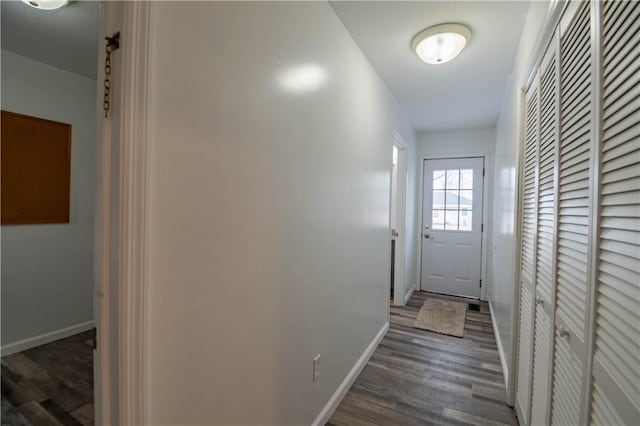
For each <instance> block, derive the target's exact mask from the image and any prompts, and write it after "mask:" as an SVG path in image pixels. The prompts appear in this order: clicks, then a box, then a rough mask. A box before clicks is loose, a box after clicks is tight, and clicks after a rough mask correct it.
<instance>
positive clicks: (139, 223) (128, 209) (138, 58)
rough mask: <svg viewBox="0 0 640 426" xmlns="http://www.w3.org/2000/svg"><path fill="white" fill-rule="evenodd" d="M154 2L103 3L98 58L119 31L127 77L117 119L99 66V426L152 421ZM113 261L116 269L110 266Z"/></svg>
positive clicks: (119, 58) (121, 61) (115, 57)
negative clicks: (108, 111)
mask: <svg viewBox="0 0 640 426" xmlns="http://www.w3.org/2000/svg"><path fill="white" fill-rule="evenodd" d="M152 7H153V5H152V3H151V2H108V1H107V2H103V4H102V8H103V9H102V12H103V15H102V16H103V22H102V29H103V31H102V34H101V36H100V44H99V46H100V47H101V50H100V60H99V62H100V63H103V62H102V61H103V60H104V53H103V52H104V48H103V46H104V37H105V36H107V35H109V36H110V35H112V34H113V33H115V32H117V31H120V48H119V50H117V51H116V52H114V53H113V54H112V61H113V62H114V66H113V68H112V70H113V72H115V71H118V72H121V74H122V75H120V76H118V77H119V79H118V81H119V82H120V85H121V87H113V86H112V89H111V90H112V93H115V92H117V93H118V94H119V95H120V96H119V99H120V101H119V104H118V105H117V107H118V109H119V110H120V115H119V116H118V120H114V121H112V119H111V117H109V118H105V117H104V113H103V111H102V90H103V80H104V68H103V66H100V65H99V66H98V79H97V80H98V93H99V94H100V96H98V104H99V108H98V129H99V130H98V135H97V139H98V144H99V148H98V153H99V154H98V160H97V161H98V176H97V196H96V224H95V236H96V243H95V246H96V254H95V259H94V262H95V269H96V272H95V281H96V282H95V291H96V312H97V315H96V327H97V330H98V339H97V340H98V341H97V345H98V349H97V351H96V362H95V364H94V365H95V367H96V368H95V378H96V382H95V384H94V387H95V394H96V397H95V404H96V405H95V406H96V411H95V417H96V418H95V420H96V424H97V425H105V426H106V425H112V424H121V425H143V424H148V421H147V420H148V416H147V411H148V410H147V407H148V404H147V393H146V389H147V371H146V367H147V362H146V353H147V352H146V336H147V333H146V326H147V321H146V313H147V302H146V299H147V288H148V274H147V254H148V238H147V235H148V234H147V223H148V221H147V218H148V212H147V205H148V203H147V199H148V190H147V189H148V188H147V182H148V179H147V174H148V168H147V163H148V162H147V155H148V150H147V84H148V71H149V42H150V25H149V24H150V16H151V8H152ZM118 61H119V63H118ZM116 64H117V65H119V66H116ZM112 99H114V98H112ZM113 153H119V155H118V157H117V158H116V157H115V156H114V155H113ZM114 199H116V200H117V201H118V202H117V205H114V204H113V203H112V200H114ZM116 209H117V210H116ZM114 263H115V264H117V269H116V271H117V274H113V273H111V271H110V267H111V265H112V264H114ZM112 295H116V297H110V296H112ZM114 316H115V317H116V318H114ZM116 323H117V327H115V329H114V327H113V326H112V325H113V324H116ZM114 346H116V348H114Z"/></svg>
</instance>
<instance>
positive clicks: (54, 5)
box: [22, 0, 69, 10]
mask: <svg viewBox="0 0 640 426" xmlns="http://www.w3.org/2000/svg"><path fill="white" fill-rule="evenodd" d="M22 3H24V4H28V5H29V6H31V7H35V8H36V9H42V10H55V9H60V8H61V7H64V6H66V5H67V3H69V0H22Z"/></svg>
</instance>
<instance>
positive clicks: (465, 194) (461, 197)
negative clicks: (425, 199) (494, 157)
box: [431, 169, 473, 231]
mask: <svg viewBox="0 0 640 426" xmlns="http://www.w3.org/2000/svg"><path fill="white" fill-rule="evenodd" d="M472 213H473V169H447V170H434V171H433V198H432V210H431V218H432V220H431V225H432V228H433V229H436V230H446V231H471V230H472V219H471V218H472V216H473V215H472Z"/></svg>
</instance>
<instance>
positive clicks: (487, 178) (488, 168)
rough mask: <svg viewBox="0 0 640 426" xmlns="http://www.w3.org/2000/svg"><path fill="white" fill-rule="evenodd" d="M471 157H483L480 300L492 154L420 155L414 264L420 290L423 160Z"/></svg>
mask: <svg viewBox="0 0 640 426" xmlns="http://www.w3.org/2000/svg"><path fill="white" fill-rule="evenodd" d="M471 157H482V158H484V169H485V176H484V179H483V195H482V197H483V199H482V223H483V224H484V225H485V226H484V232H482V244H481V247H482V257H481V260H480V277H481V278H480V279H481V280H482V287H481V288H480V300H487V249H488V243H487V238H488V237H487V236H488V234H489V232H490V231H491V227H490V226H489V225H488V224H489V223H491V222H490V216H489V204H491V202H492V201H493V200H492V196H491V194H492V193H491V186H490V183H491V182H492V176H493V154H492V153H489V152H470V153H465V154H459V153H458V154H433V155H431V154H430V155H422V156H421V157H420V160H419V161H420V164H419V165H418V170H419V175H418V199H417V203H418V206H420V207H419V208H420V214H419V216H418V217H419V224H418V227H417V232H418V233H419V235H418V245H417V247H416V250H417V254H418V255H417V265H416V276H417V277H418V280H419V281H418V283H417V287H418V289H419V290H422V279H421V278H420V277H422V244H421V241H422V240H421V238H422V217H423V213H424V212H423V205H422V204H423V198H424V162H425V160H446V159H448V158H471Z"/></svg>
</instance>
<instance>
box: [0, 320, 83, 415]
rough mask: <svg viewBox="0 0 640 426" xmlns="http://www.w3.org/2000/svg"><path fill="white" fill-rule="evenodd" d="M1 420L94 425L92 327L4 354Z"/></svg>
mask: <svg viewBox="0 0 640 426" xmlns="http://www.w3.org/2000/svg"><path fill="white" fill-rule="evenodd" d="M2 425H3V426H4V425H11V426H17V425H33V426H40V425H56V426H59V425H74V426H75V425H93V349H92V335H91V332H86V333H81V334H77V335H75V336H71V337H68V338H66V339H62V340H58V341H55V342H52V343H49V344H46V345H42V346H38V347H36V348H33V349H29V350H26V351H24V352H19V353H16V354H13V355H7V356H4V357H2Z"/></svg>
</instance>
